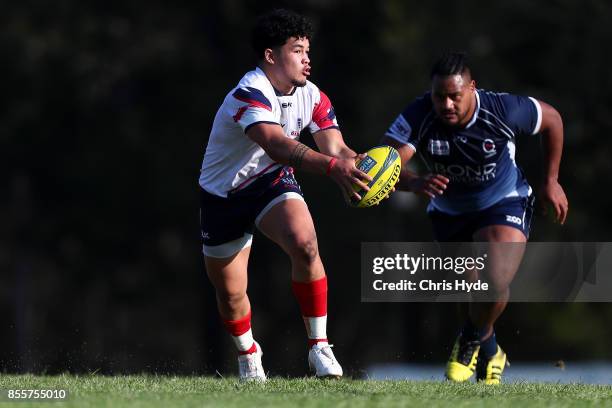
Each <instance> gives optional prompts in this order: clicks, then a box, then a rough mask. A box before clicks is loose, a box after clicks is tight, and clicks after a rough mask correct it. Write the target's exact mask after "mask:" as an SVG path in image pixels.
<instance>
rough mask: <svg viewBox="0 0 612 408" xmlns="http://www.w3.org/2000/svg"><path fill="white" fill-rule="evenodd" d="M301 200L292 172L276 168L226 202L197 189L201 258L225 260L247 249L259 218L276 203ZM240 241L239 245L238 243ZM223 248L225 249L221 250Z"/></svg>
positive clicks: (235, 192) (223, 198) (232, 193)
mask: <svg viewBox="0 0 612 408" xmlns="http://www.w3.org/2000/svg"><path fill="white" fill-rule="evenodd" d="M292 198H296V199H301V200H303V194H302V189H301V188H300V185H299V184H298V182H297V181H296V180H295V177H294V176H293V168H291V167H287V166H285V167H279V168H278V169H277V170H274V171H272V172H270V173H268V174H264V175H263V176H261V177H259V178H258V179H257V180H255V181H254V182H252V183H251V184H250V185H248V186H247V187H245V188H243V189H240V190H238V191H232V192H229V193H228V196H227V198H225V197H219V196H217V195H214V194H211V193H209V192H208V191H206V190H205V189H203V188H202V187H200V228H201V233H202V243H203V251H204V254H205V255H210V256H213V257H226V256H230V255H233V254H234V253H236V252H238V251H239V250H240V249H242V248H244V247H247V246H249V245H250V240H251V238H252V236H253V232H254V231H255V226H256V225H257V224H259V221H260V220H261V218H262V217H263V216H264V215H265V214H266V213H267V212H268V210H270V209H271V208H272V207H273V206H274V205H275V204H277V203H278V202H281V201H284V200H286V199H292ZM240 240H242V241H240ZM225 244H228V245H226V247H224V245H225Z"/></svg>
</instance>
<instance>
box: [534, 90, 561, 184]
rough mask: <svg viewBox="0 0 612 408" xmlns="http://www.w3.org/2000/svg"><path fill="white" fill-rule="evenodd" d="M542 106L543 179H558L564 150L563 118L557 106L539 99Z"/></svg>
mask: <svg viewBox="0 0 612 408" xmlns="http://www.w3.org/2000/svg"><path fill="white" fill-rule="evenodd" d="M538 102H539V103H540V106H541V107H542V125H541V127H540V134H541V135H542V142H543V143H542V147H543V154H544V169H543V178H544V179H543V181H544V182H546V181H547V180H555V181H556V180H557V179H558V178H559V166H560V165H561V154H562V152H563V120H562V119H561V115H560V114H559V112H557V110H556V109H555V108H553V107H552V106H550V105H549V104H547V103H545V102H542V101H538Z"/></svg>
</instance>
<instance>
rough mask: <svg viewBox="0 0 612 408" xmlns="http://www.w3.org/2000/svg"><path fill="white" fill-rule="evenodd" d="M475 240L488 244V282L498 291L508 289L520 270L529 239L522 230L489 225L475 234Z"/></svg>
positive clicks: (486, 269) (485, 273) (486, 271)
mask: <svg viewBox="0 0 612 408" xmlns="http://www.w3.org/2000/svg"><path fill="white" fill-rule="evenodd" d="M474 240H475V241H477V242H487V243H489V244H488V245H487V267H486V268H485V270H484V271H483V273H484V275H485V277H486V278H487V281H489V282H490V283H491V284H493V285H494V288H495V289H497V290H504V289H505V288H507V287H508V286H509V285H510V283H511V282H512V279H514V275H515V274H516V271H517V270H518V268H519V266H520V264H521V261H522V259H523V254H524V253H525V245H526V242H527V237H525V234H524V233H523V232H522V230H520V229H518V228H515V227H511V226H508V225H488V226H486V227H482V228H480V229H478V230H477V231H476V232H475V233H474Z"/></svg>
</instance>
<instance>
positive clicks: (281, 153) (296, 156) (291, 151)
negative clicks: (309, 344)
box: [262, 137, 331, 174]
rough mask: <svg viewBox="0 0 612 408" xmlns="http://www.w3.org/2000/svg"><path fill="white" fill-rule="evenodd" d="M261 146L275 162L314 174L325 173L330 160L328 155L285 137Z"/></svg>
mask: <svg viewBox="0 0 612 408" xmlns="http://www.w3.org/2000/svg"><path fill="white" fill-rule="evenodd" d="M262 147H263V149H264V150H265V151H266V153H267V154H268V156H270V158H271V159H272V160H274V161H275V162H277V163H281V164H286V165H289V166H291V167H293V168H295V169H296V170H305V171H308V172H311V173H315V174H325V173H326V172H327V168H328V166H329V162H330V160H331V158H330V157H329V156H327V155H325V154H321V153H319V152H316V151H314V150H312V149H310V148H309V147H308V146H306V145H304V144H303V143H300V142H298V141H296V140H293V139H289V138H286V137H284V138H281V139H278V140H275V141H273V142H272V143H270V144H269V145H267V146H262Z"/></svg>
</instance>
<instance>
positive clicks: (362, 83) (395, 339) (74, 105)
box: [0, 0, 612, 376]
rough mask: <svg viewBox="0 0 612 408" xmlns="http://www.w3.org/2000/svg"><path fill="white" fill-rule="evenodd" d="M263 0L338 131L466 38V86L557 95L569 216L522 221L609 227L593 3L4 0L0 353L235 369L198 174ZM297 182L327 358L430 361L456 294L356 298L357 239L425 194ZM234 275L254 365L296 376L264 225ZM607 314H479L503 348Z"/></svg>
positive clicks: (383, 227)
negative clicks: (315, 243) (358, 200)
mask: <svg viewBox="0 0 612 408" xmlns="http://www.w3.org/2000/svg"><path fill="white" fill-rule="evenodd" d="M275 6H285V7H290V8H293V9H294V10H296V11H299V12H302V13H304V14H306V15H308V16H309V17H310V18H312V20H313V21H314V22H315V23H316V26H317V27H318V30H317V34H316V36H315V38H314V39H313V41H312V44H311V45H312V46H311V48H312V50H311V60H312V66H313V69H312V77H311V80H312V81H313V82H315V83H316V84H317V85H318V86H319V87H320V88H321V89H323V90H324V91H325V92H326V93H327V94H328V95H329V96H330V98H331V100H332V102H333V104H334V107H335V110H336V113H337V116H338V119H339V122H340V125H341V129H342V131H343V134H344V137H345V139H346V140H347V142H348V144H349V145H350V146H351V147H353V148H354V149H355V150H358V151H365V150H367V149H368V148H370V147H372V146H374V145H376V144H377V143H378V141H379V139H380V137H381V136H382V135H383V133H384V132H385V130H386V129H387V127H388V126H389V124H390V123H391V121H392V120H393V119H394V118H395V117H396V115H397V114H398V113H399V112H400V111H401V110H402V109H403V108H404V107H405V105H406V104H407V103H409V102H410V101H411V100H412V99H414V98H415V97H416V96H418V95H421V94H422V93H423V92H424V91H426V90H427V88H428V86H429V80H428V73H429V67H430V65H431V63H432V62H433V61H434V60H435V58H436V57H437V56H438V55H439V54H440V53H442V52H443V51H445V50H453V49H455V50H456V49H462V50H466V51H468V52H469V54H470V56H471V59H472V63H473V71H474V77H475V79H476V80H477V85H478V86H479V87H481V88H485V89H490V90H495V91H506V92H512V93H517V94H523V95H530V96H534V97H536V98H538V99H541V100H544V101H546V102H548V103H550V104H552V105H553V106H555V107H556V108H557V109H558V110H559V111H560V112H561V114H562V116H563V119H564V123H565V147H564V157H563V162H562V169H561V176H560V179H561V183H562V184H563V186H564V187H565V189H566V192H567V194H568V197H569V200H570V213H569V218H568V222H567V224H566V225H565V226H564V227H559V226H557V225H554V224H552V223H550V222H549V220H547V219H546V218H545V217H538V218H536V219H535V223H534V227H533V229H532V237H531V238H532V240H535V241H609V240H610V232H609V229H610V227H611V224H612V220H611V218H610V216H609V213H608V212H607V211H609V208H610V204H611V200H610V192H609V186H610V182H609V179H608V177H609V174H610V170H611V169H610V159H609V157H610V146H611V143H610V133H611V129H612V115H611V112H612V110H611V108H612V106H611V105H612V102H611V101H612V100H611V99H610V97H609V95H610V93H611V91H612V83H611V81H612V76H610V74H609V72H608V71H609V56H608V55H607V54H608V52H607V49H608V48H609V43H610V40H611V39H612V29H611V28H610V27H611V26H610V24H609V21H610V20H611V19H612V6H611V5H610V4H608V3H607V2H604V1H598V0H586V1H583V2H579V3H578V2H572V1H569V0H555V1H551V2H546V3H534V2H530V1H527V0H515V1H513V2H488V3H486V4H483V3H482V2H477V1H473V0H468V1H464V2H453V3H448V2H444V1H440V0H433V1H430V2H427V3H422V2H417V1H399V0H396V1H392V0H388V1H381V2H368V3H360V2H350V1H334V0H331V1H320V0H310V1H299V2H257V1H242V2H240V1H235V0H230V1H223V2H198V3H191V2H187V3H185V4H170V3H168V4H165V5H154V4H148V5H146V6H143V3H142V2H136V1H123V2H105V3H103V4H102V3H98V2H76V1H70V0H64V1H55V2H42V3H41V2H34V1H27V0H26V1H22V2H19V3H18V2H11V3H10V4H5V5H4V7H3V13H2V15H1V16H0V22H1V24H0V33H1V35H0V49H1V50H2V53H1V55H2V60H3V63H2V64H0V87H1V91H2V97H1V98H0V152H1V154H2V160H1V161H0V166H1V168H2V187H3V188H2V193H0V271H1V273H0V328H1V333H2V335H0V369H1V370H3V371H7V372H45V373H55V372H63V371H70V372H101V373H109V374H111V373H127V372H142V371H146V372H159V373H181V374H190V373H205V374H213V373H215V371H216V370H218V371H219V372H221V373H231V372H233V371H234V370H235V367H234V365H235V360H234V358H235V352H234V350H233V346H232V344H231V341H230V339H229V337H228V336H227V335H226V333H225V332H224V331H223V329H222V326H221V324H220V321H219V319H218V317H217V313H216V307H215V302H214V291H213V290H212V287H211V285H210V283H209V282H208V281H207V279H206V276H205V271H204V267H203V262H202V256H201V251H200V240H199V225H198V206H199V203H198V184H197V179H198V176H199V169H200V164H201V159H202V154H203V151H204V148H205V146H206V142H207V138H208V133H209V131H210V128H211V124H212V120H213V117H214V114H215V112H216V110H217V108H218V106H219V105H220V103H221V102H222V100H223V98H224V96H225V94H226V93H227V92H228V91H229V90H230V89H231V88H232V87H233V86H235V84H236V83H237V81H238V80H239V79H240V78H241V76H242V75H243V74H244V73H245V72H246V71H248V70H250V69H252V68H253V67H254V64H255V60H254V57H253V55H252V52H251V50H250V46H249V44H250V42H249V32H250V27H251V24H252V22H253V19H254V17H255V16H256V15H258V14H260V13H261V12H264V11H267V10H269V9H270V8H273V7H275ZM304 140H305V141H306V142H307V143H312V140H311V138H309V136H308V135H304ZM539 157H540V156H539V142H538V140H537V138H532V139H527V138H525V139H524V140H519V141H518V152H517V159H518V162H519V163H520V164H521V165H522V166H523V167H524V169H525V170H526V172H527V174H528V176H529V178H530V180H531V183H532V185H533V186H534V187H536V189H537V185H538V183H537V181H538V175H539V170H540V165H541V161H540V159H539ZM298 179H299V180H300V182H301V184H302V187H303V190H304V192H305V196H306V198H307V200H308V203H309V206H310V209H311V212H312V214H313V217H314V219H315V224H316V227H317V231H318V237H319V245H320V251H321V255H322V258H323V261H324V263H325V265H326V269H327V272H328V274H329V285H330V297H329V336H330V339H331V340H332V342H333V343H334V344H335V345H336V346H337V349H336V350H337V351H336V353H337V356H338V358H339V360H340V361H341V362H342V363H343V365H344V366H345V369H346V371H347V372H348V373H349V374H351V375H356V376H358V375H362V374H363V370H365V368H366V367H367V366H368V364H371V363H384V362H439V363H440V364H442V363H443V362H444V361H445V359H446V358H447V356H448V353H449V352H450V347H451V345H452V341H453V339H454V336H455V334H456V331H457V329H458V328H459V320H458V319H457V316H458V312H457V311H456V309H457V308H456V306H455V305H451V304H426V303H423V304H397V303H394V304H392V303H388V304H386V303H361V302H360V292H359V287H360V286H359V279H360V265H359V254H360V243H361V242H365V241H428V240H431V239H432V235H431V231H430V226H429V222H428V220H427V217H426V215H425V212H424V208H425V205H426V202H425V200H424V199H422V198H415V197H414V196H412V195H410V194H407V193H406V194H396V196H394V197H393V198H392V199H391V200H389V201H388V202H385V203H384V204H383V205H381V206H379V207H377V208H372V209H365V210H362V209H350V208H347V207H346V205H345V204H344V202H343V200H342V197H341V194H340V192H339V190H338V188H337V187H336V186H335V185H334V184H333V183H332V182H331V181H329V180H326V179H324V178H321V177H318V176H313V175H310V174H298ZM249 277H250V279H249V281H250V282H249V294H250V297H251V301H252V304H253V313H254V317H253V319H254V320H253V326H254V333H255V336H256V337H257V338H258V339H259V340H260V342H261V343H262V345H263V347H264V349H265V351H266V355H265V357H264V360H265V361H264V362H265V365H266V369H267V370H270V371H271V372H272V373H273V374H291V375H303V374H304V373H305V371H306V357H305V356H306V350H305V333H304V328H303V324H302V321H301V318H300V316H299V310H298V307H297V304H296V302H295V301H294V299H293V296H292V294H291V290H290V266H289V262H288V259H287V258H286V256H285V255H284V254H283V253H282V252H281V250H280V248H278V247H276V246H275V245H274V244H272V243H270V242H269V241H267V240H266V239H265V238H264V237H262V236H261V235H256V237H255V241H254V246H253V252H252V259H251V263H250V271H249ZM611 321H612V305H610V304H590V303H583V304H512V305H510V307H509V308H508V310H507V311H506V313H505V314H504V315H503V316H502V318H501V319H500V321H499V324H498V326H497V332H498V338H499V339H500V343H501V344H502V346H503V347H504V348H505V349H506V351H507V352H508V353H509V355H510V356H511V357H512V359H514V360H538V361H550V362H554V361H557V360H573V359H611V358H612V347H610V343H611V340H612V329H611V327H612V325H611V324H610V322H611ZM551 364H552V363H551Z"/></svg>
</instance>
